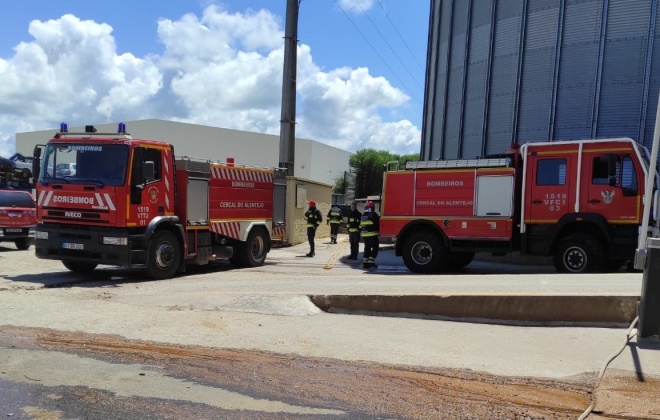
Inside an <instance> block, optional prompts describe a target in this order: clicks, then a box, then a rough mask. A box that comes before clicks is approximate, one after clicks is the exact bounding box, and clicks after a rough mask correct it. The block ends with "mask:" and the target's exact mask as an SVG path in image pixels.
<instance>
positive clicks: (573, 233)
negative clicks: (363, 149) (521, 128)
mask: <svg viewBox="0 0 660 420" xmlns="http://www.w3.org/2000/svg"><path fill="white" fill-rule="evenodd" d="M389 166H390V167H389V168H388V171H386V172H385V177H384V183H383V191H384V193H383V197H382V218H381V234H382V236H385V237H391V238H392V239H394V240H395V241H396V247H395V249H396V254H397V255H399V256H403V259H404V262H405V264H406V266H407V267H408V268H409V269H410V270H411V271H415V272H420V273H432V272H439V271H443V270H447V269H457V268H462V267H465V266H467V265H468V264H469V263H470V262H471V261H472V259H473V258H474V254H475V253H477V252H490V253H493V254H494V255H503V254H506V253H510V252H513V251H519V252H520V254H522V255H543V256H553V261H554V265H555V268H556V269H557V271H558V272H571V273H584V272H605V271H616V270H618V269H619V268H621V267H622V266H623V264H624V263H625V262H627V261H629V260H632V259H633V258H634V255H635V250H636V248H637V239H638V233H639V229H640V226H641V224H642V209H643V206H644V204H645V200H649V201H650V198H651V196H652V195H653V197H654V200H653V203H657V196H658V194H657V191H656V192H655V194H653V192H651V193H649V194H647V192H646V191H644V188H645V179H646V177H647V175H648V173H649V153H648V150H647V149H646V148H645V147H644V146H642V145H640V144H639V143H637V142H635V141H633V140H631V139H612V140H584V141H564V142H552V143H530V144H525V145H523V146H520V147H519V148H514V149H513V150H511V151H510V152H509V153H507V154H504V155H501V156H497V157H494V158H492V159H468V160H441V161H427V162H408V163H407V164H406V167H405V170H399V168H398V164H397V168H396V170H391V171H390V170H389V169H391V168H392V165H389ZM656 179H657V178H656ZM656 190H657V187H656ZM655 207H656V208H657V206H655ZM656 216H657V215H656ZM653 224H654V225H656V226H657V221H654V222H653Z"/></svg>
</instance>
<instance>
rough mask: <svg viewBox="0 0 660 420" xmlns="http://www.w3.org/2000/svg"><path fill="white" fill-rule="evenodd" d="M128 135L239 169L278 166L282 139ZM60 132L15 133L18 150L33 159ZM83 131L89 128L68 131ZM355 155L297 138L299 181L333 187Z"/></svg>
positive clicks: (153, 126) (180, 128)
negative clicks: (36, 150)
mask: <svg viewBox="0 0 660 420" xmlns="http://www.w3.org/2000/svg"><path fill="white" fill-rule="evenodd" d="M125 123H126V131H127V133H129V134H130V135H131V136H132V137H133V138H140V139H146V140H158V141H164V142H167V143H170V144H172V145H173V146H174V152H175V153H176V155H177V156H191V157H196V158H202V159H208V160H211V161H219V162H225V161H226V160H227V158H234V161H235V163H236V164H237V165H248V166H258V167H264V168H273V167H277V166H278V164H279V150H280V149H279V147H280V138H279V136H277V135H272V134H261V133H253V132H248V131H239V130H230V129H227V128H218V127H210V126H204V125H197V124H189V123H183V122H176V121H166V120H159V119H147V120H136V121H126V122H125ZM95 127H96V129H97V131H98V132H103V133H115V132H117V123H109V124H98V125H95ZM58 130H59V128H53V129H49V130H42V131H31V132H25V133H16V152H17V153H21V154H23V155H24V156H32V152H33V149H34V147H35V146H36V145H37V144H44V143H46V142H47V141H48V140H49V139H51V138H52V137H53V135H54V134H55V133H56V132H57V131H58ZM69 131H71V132H83V131H85V130H84V127H69ZM350 156H351V153H350V152H347V151H345V150H341V149H338V148H336V147H332V146H328V145H326V144H323V143H320V142H318V141H314V140H306V139H299V138H297V139H296V144H295V158H294V160H295V169H294V172H295V177H297V178H302V179H308V180H311V181H315V182H319V183H323V184H329V185H334V184H335V180H336V179H337V178H339V177H342V176H343V175H344V172H345V171H348V168H349V167H348V159H349V157H350Z"/></svg>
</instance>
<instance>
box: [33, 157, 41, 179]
mask: <svg viewBox="0 0 660 420" xmlns="http://www.w3.org/2000/svg"><path fill="white" fill-rule="evenodd" d="M40 172H41V159H39V158H38V157H35V158H34V159H32V178H33V179H34V183H35V184H36V183H37V179H39V173H40Z"/></svg>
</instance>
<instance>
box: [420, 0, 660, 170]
mask: <svg viewBox="0 0 660 420" xmlns="http://www.w3.org/2000/svg"><path fill="white" fill-rule="evenodd" d="M658 1H659V0H490V1H488V0H431V19H430V25H429V44H428V45H429V47H428V48H429V49H428V58H427V71H426V92H425V109H424V116H425V119H424V123H423V127H422V150H421V153H422V158H423V159H439V158H440V159H454V158H461V157H466V158H467V157H476V156H483V155H485V154H494V153H501V152H503V151H505V150H507V149H508V148H509V145H510V144H511V142H513V141H515V142H517V143H519V144H522V143H525V142H534V141H548V140H572V139H588V138H608V137H609V138H611V137H632V138H634V139H636V140H638V141H640V142H642V143H644V144H645V145H647V146H649V147H650V145H651V142H652V138H653V130H654V124H655V112H656V106H657V102H658V93H659V91H660V79H659V77H658V76H660V40H658V37H660V31H657V30H656V28H657V27H658V24H659V23H660V13H658V10H657V9H658Z"/></svg>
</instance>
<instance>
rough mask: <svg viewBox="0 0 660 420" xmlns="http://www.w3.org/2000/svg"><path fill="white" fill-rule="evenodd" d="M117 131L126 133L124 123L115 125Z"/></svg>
mask: <svg viewBox="0 0 660 420" xmlns="http://www.w3.org/2000/svg"><path fill="white" fill-rule="evenodd" d="M117 133H119V134H126V124H124V123H123V122H120V123H119V125H118V126H117Z"/></svg>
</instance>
